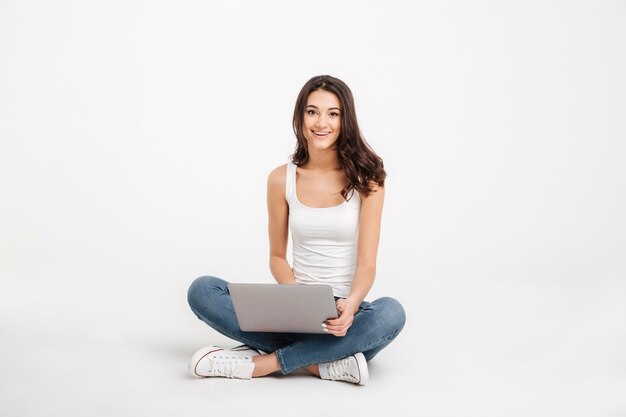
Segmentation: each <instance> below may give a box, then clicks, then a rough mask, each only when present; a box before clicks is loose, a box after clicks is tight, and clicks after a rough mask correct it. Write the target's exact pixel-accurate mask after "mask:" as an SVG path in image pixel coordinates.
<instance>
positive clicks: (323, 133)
mask: <svg viewBox="0 0 626 417" xmlns="http://www.w3.org/2000/svg"><path fill="white" fill-rule="evenodd" d="M313 133H315V134H316V135H328V134H329V133H330V132H316V131H315V130H314V131H313Z"/></svg>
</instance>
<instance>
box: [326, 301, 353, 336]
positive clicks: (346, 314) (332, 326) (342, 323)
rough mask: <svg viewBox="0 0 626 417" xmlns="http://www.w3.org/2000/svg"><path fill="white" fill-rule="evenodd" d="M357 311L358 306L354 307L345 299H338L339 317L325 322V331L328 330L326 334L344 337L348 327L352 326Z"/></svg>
mask: <svg viewBox="0 0 626 417" xmlns="http://www.w3.org/2000/svg"><path fill="white" fill-rule="evenodd" d="M358 309H359V306H358V305H355V303H354V302H352V301H351V300H348V299H346V298H340V299H338V300H337V312H338V313H339V317H338V318H336V319H330V320H326V321H325V324H326V329H327V330H328V332H327V333H328V334H332V335H334V336H345V335H346V333H347V332H348V329H349V328H350V326H352V321H353V320H354V315H355V314H356V312H357V311H358Z"/></svg>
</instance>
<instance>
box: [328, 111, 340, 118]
mask: <svg viewBox="0 0 626 417" xmlns="http://www.w3.org/2000/svg"><path fill="white" fill-rule="evenodd" d="M330 115H331V116H333V117H337V116H339V113H337V112H332V113H331V114H330Z"/></svg>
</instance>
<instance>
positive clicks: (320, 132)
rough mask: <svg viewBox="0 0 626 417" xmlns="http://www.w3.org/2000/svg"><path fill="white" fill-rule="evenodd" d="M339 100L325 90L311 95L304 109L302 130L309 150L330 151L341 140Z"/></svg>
mask: <svg viewBox="0 0 626 417" xmlns="http://www.w3.org/2000/svg"><path fill="white" fill-rule="evenodd" d="M341 110H342V109H341V104H340V103H339V98H338V97H337V96H336V95H335V94H333V93H331V92H329V91H325V90H316V91H313V92H312V93H310V94H309V96H308V97H307V100H306V106H305V108H304V119H303V122H302V130H303V133H304V136H305V137H306V139H307V143H308V147H309V149H311V148H315V149H319V150H324V149H330V148H332V147H333V146H334V144H335V142H336V141H337V139H338V138H339V131H340V128H341Z"/></svg>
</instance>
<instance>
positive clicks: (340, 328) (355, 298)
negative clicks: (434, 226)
mask: <svg viewBox="0 0 626 417" xmlns="http://www.w3.org/2000/svg"><path fill="white" fill-rule="evenodd" d="M373 186H374V190H376V191H375V192H372V193H371V194H370V195H369V196H367V197H365V196H364V195H361V214H360V217H359V241H358V249H357V261H356V268H355V270H354V277H353V279H352V289H351V291H350V295H349V296H348V298H340V299H339V300H337V310H338V311H339V312H340V316H339V318H337V319H334V320H327V322H326V323H327V327H326V330H327V332H328V333H330V334H332V335H335V336H345V335H346V333H347V331H348V329H349V328H350V326H352V321H353V320H354V314H355V313H356V312H357V311H358V310H359V305H360V304H361V302H362V301H363V300H364V299H365V297H366V296H367V293H368V292H369V290H370V288H372V284H373V283H374V277H375V276H376V255H377V253H378V241H379V240H380V223H381V218H382V212H383V202H384V199H385V189H384V187H378V185H376V184H373Z"/></svg>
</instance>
